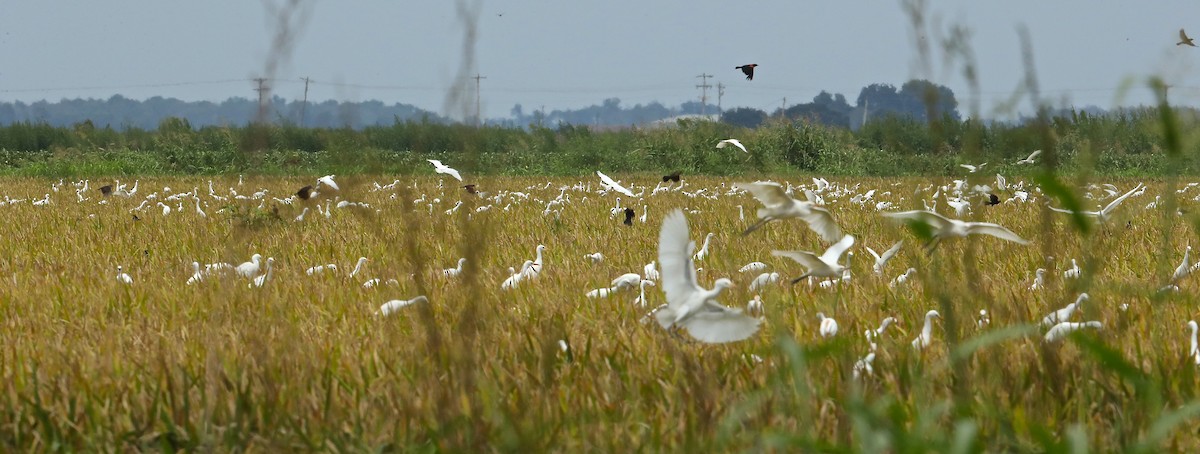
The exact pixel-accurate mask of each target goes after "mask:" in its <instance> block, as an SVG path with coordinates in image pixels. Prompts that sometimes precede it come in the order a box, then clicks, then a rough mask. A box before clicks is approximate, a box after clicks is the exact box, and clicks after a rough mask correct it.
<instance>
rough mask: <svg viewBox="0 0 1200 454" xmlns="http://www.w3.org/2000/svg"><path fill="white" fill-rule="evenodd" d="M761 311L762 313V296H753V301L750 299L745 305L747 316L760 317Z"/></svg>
mask: <svg viewBox="0 0 1200 454" xmlns="http://www.w3.org/2000/svg"><path fill="white" fill-rule="evenodd" d="M763 311H764V307H763V300H762V295H754V299H752V300H750V301H748V302H747V303H746V313H747V314H750V315H758V316H761V315H762V314H763Z"/></svg>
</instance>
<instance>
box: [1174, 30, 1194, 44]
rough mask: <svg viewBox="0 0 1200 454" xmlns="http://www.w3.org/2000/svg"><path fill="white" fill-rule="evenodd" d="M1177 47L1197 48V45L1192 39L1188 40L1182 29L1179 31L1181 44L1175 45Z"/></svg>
mask: <svg viewBox="0 0 1200 454" xmlns="http://www.w3.org/2000/svg"><path fill="white" fill-rule="evenodd" d="M1175 45H1176V46H1192V47H1196V43H1194V42H1192V39H1191V38H1188V35H1187V33H1184V32H1183V29H1182V28H1181V29H1179V42H1177V43H1175Z"/></svg>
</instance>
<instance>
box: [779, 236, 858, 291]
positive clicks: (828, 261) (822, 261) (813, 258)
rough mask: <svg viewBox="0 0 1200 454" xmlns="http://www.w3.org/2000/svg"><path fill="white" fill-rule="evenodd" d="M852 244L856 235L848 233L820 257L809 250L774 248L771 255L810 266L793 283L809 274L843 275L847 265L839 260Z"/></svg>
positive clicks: (817, 275)
mask: <svg viewBox="0 0 1200 454" xmlns="http://www.w3.org/2000/svg"><path fill="white" fill-rule="evenodd" d="M851 246H854V236H853V235H846V236H844V237H842V239H841V241H838V242H837V243H835V244H834V245H833V246H830V247H829V249H826V250H825V253H824V254H821V255H820V256H819V257H818V256H817V255H816V254H814V253H812V252H808V251H780V250H774V251H771V255H773V256H776V257H787V258H789V259H792V260H795V261H796V263H799V264H801V265H803V266H804V267H805V268H808V271H805V272H804V274H801V275H800V277H797V278H795V279H792V284H795V283H797V282H800V281H801V280H803V279H804V278H806V277H809V276H816V277H839V276H841V275H842V271H844V270H845V269H846V267H845V266H843V265H842V264H839V263H838V260H840V259H841V257H842V254H844V253H845V252H846V250H848V249H850V247H851Z"/></svg>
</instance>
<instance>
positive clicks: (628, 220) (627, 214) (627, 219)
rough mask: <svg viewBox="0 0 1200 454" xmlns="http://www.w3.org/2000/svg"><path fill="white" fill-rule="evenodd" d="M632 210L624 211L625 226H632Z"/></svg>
mask: <svg viewBox="0 0 1200 454" xmlns="http://www.w3.org/2000/svg"><path fill="white" fill-rule="evenodd" d="M633 214H634V212H633V208H626V209H625V225H633Z"/></svg>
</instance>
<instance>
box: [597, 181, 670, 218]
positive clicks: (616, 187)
mask: <svg viewBox="0 0 1200 454" xmlns="http://www.w3.org/2000/svg"><path fill="white" fill-rule="evenodd" d="M596 176H598V177H600V182H602V183H604V186H605V187H608V188H610V189H612V190H614V191H617V192H620V193H622V194H625V195H627V196H630V197H637V195H635V194H634V193H633V191H630V190H628V189H625V187H624V186H621V185H619V184H617V182H616V181H613V179H612V178H609V177H608V175H605V174H604V173H603V172H601V171H599V170H597V171H596ZM686 226H687V225H686V222H685V224H684V227H686Z"/></svg>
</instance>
